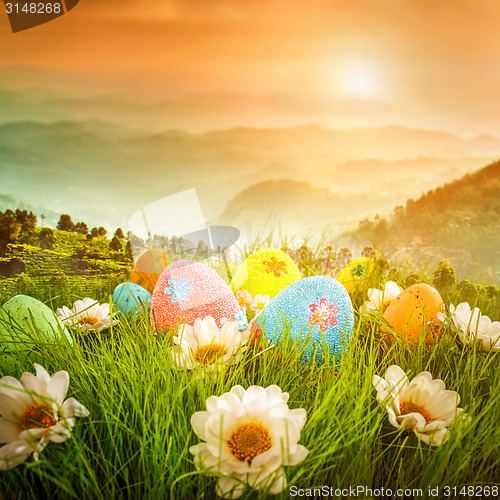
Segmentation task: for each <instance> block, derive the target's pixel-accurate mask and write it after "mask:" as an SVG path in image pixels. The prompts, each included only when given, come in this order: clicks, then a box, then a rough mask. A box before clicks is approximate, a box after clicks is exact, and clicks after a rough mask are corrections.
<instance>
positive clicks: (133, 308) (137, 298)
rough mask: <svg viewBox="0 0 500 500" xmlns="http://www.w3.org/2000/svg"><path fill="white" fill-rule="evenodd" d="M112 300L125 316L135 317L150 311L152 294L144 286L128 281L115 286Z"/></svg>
mask: <svg viewBox="0 0 500 500" xmlns="http://www.w3.org/2000/svg"><path fill="white" fill-rule="evenodd" d="M112 300H113V304H114V305H115V306H116V307H118V309H119V310H120V311H121V313H122V314H123V315H124V316H125V317H127V318H133V317H136V316H138V315H140V314H141V313H143V312H146V313H147V312H148V311H149V307H150V305H151V294H150V293H149V292H148V291H147V290H146V289H145V288H143V287H142V286H139V285H137V284H136V283H131V282H130V281H128V282H126V283H121V284H120V285H118V286H117V287H116V288H115V291H114V292H113V297H112Z"/></svg>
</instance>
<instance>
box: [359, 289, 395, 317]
mask: <svg viewBox="0 0 500 500" xmlns="http://www.w3.org/2000/svg"><path fill="white" fill-rule="evenodd" d="M402 291H403V289H402V288H401V287H400V286H399V285H398V284H397V283H396V282H395V281H388V282H387V283H386V284H385V287H384V289H383V290H379V289H378V288H369V289H368V301H367V302H365V304H364V308H365V311H366V313H365V315H366V314H370V313H371V314H382V313H383V312H384V311H385V310H386V309H387V307H388V306H389V304H390V303H391V302H392V301H393V300H394V299H395V298H396V297H397V296H398V295H399V294H400V293H401V292H402Z"/></svg>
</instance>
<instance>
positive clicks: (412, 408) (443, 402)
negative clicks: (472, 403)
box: [373, 365, 466, 446]
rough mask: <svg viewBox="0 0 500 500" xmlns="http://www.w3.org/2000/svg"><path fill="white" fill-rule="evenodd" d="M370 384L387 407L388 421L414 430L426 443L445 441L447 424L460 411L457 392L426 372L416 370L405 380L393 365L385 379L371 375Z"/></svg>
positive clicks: (463, 415) (447, 432)
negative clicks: (447, 388)
mask: <svg viewBox="0 0 500 500" xmlns="http://www.w3.org/2000/svg"><path fill="white" fill-rule="evenodd" d="M373 385H374V386H375V389H376V390H377V401H378V402H379V403H382V404H383V405H384V406H385V409H386V410H387V414H388V416H389V422H390V423H391V424H392V425H393V426H394V427H396V428H397V429H407V430H409V431H413V432H414V433H415V435H416V436H417V437H418V438H419V439H421V440H422V441H423V442H424V443H426V444H431V445H433V446H440V445H441V444H444V443H445V442H446V440H447V439H448V437H449V431H448V427H449V426H450V425H451V424H452V423H453V421H454V420H455V418H456V417H457V416H458V415H459V414H460V413H462V412H463V410H462V408H457V405H458V403H459V402H460V396H459V395H458V393H456V392H455V391H447V390H445V385H444V382H443V381H442V380H439V379H435V380H433V379H432V375H431V374H430V373H429V372H421V373H419V374H418V375H417V376H415V378H414V379H413V380H412V381H411V383H408V377H407V376H406V374H405V373H404V372H403V370H402V369H401V368H400V367H399V366H396V365H392V366H390V367H389V368H388V369H387V372H386V374H385V379H383V378H381V377H379V376H378V375H374V377H373ZM461 416H462V417H465V416H466V415H465V414H463V413H462V415H461Z"/></svg>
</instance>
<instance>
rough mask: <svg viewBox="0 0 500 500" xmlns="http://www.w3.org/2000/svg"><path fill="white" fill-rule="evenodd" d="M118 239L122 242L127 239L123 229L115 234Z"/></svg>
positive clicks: (119, 229)
mask: <svg viewBox="0 0 500 500" xmlns="http://www.w3.org/2000/svg"><path fill="white" fill-rule="evenodd" d="M114 235H115V236H116V237H117V238H120V240H123V239H125V235H124V234H123V231H122V228H121V227H119V228H118V229H117V230H116V231H115V234H114Z"/></svg>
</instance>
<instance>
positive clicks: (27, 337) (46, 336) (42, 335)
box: [0, 295, 72, 366]
mask: <svg viewBox="0 0 500 500" xmlns="http://www.w3.org/2000/svg"><path fill="white" fill-rule="evenodd" d="M63 341H67V342H69V343H72V338H71V336H70V334H69V332H68V330H67V328H66V327H65V326H64V325H63V324H62V323H61V320H60V319H59V318H58V317H57V316H56V314H55V313H54V312H53V311H52V310H51V309H50V308H49V307H47V306H46V305H45V304H43V303H42V302H40V301H39V300H37V299H34V298H33V297H28V296H26V295H16V296H15V297H13V298H12V299H10V300H9V301H8V302H6V303H5V304H4V305H3V306H2V307H1V308H0V354H1V355H0V358H1V360H2V363H4V364H6V365H9V366H14V365H15V363H14V359H15V358H17V357H19V358H22V357H24V358H27V357H28V356H29V359H31V360H32V361H35V359H32V354H33V352H32V351H33V348H34V347H36V345H37V344H38V343H56V342H63Z"/></svg>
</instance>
